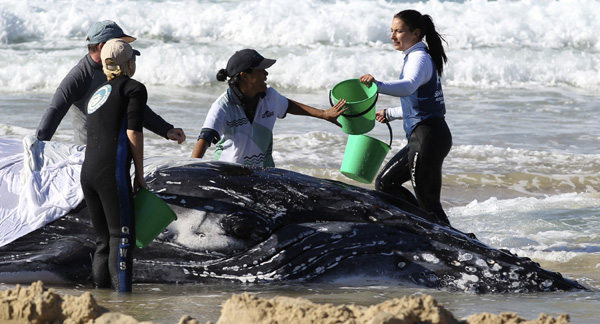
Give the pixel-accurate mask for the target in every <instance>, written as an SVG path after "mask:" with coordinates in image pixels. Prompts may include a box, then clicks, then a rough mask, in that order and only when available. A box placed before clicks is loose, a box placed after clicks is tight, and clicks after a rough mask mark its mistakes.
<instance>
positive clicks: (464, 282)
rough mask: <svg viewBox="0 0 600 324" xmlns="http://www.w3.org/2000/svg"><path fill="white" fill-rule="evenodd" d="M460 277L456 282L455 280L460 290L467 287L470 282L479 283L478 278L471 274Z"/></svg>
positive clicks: (463, 274)
mask: <svg viewBox="0 0 600 324" xmlns="http://www.w3.org/2000/svg"><path fill="white" fill-rule="evenodd" d="M461 275H462V277H461V278H460V279H458V280H456V285H457V286H458V287H459V288H461V289H465V288H467V287H468V284H469V283H470V282H478V281H479V277H477V276H476V275H472V274H466V273H461Z"/></svg>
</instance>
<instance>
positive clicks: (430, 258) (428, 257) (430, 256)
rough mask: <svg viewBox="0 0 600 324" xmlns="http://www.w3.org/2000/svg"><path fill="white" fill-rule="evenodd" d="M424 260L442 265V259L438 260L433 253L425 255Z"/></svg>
mask: <svg viewBox="0 0 600 324" xmlns="http://www.w3.org/2000/svg"><path fill="white" fill-rule="evenodd" d="M422 256H423V260H425V261H427V262H431V263H440V259H438V258H437V257H436V256H435V255H433V254H431V253H423V255H422Z"/></svg>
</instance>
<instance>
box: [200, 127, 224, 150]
mask: <svg viewBox="0 0 600 324" xmlns="http://www.w3.org/2000/svg"><path fill="white" fill-rule="evenodd" d="M200 139H203V140H205V141H206V143H208V146H210V144H211V143H212V144H217V143H218V142H219V141H220V140H221V136H219V133H217V131H216V130H214V129H210V128H202V130H201V131H200V136H198V140H200Z"/></svg>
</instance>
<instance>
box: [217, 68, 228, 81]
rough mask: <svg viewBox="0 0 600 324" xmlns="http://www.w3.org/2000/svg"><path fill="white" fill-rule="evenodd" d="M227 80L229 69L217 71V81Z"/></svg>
mask: <svg viewBox="0 0 600 324" xmlns="http://www.w3.org/2000/svg"><path fill="white" fill-rule="evenodd" d="M225 80H227V70H225V69H220V70H219V72H217V81H220V82H224V81H225Z"/></svg>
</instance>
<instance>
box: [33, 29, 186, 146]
mask: <svg viewBox="0 0 600 324" xmlns="http://www.w3.org/2000/svg"><path fill="white" fill-rule="evenodd" d="M113 38H121V39H123V40H124V41H126V42H128V43H130V42H133V41H134V40H135V37H131V36H129V35H126V34H125V33H124V32H123V30H122V29H121V27H119V26H118V25H117V24H116V23H115V22H113V21H110V20H105V21H101V22H97V23H95V24H93V25H92V26H91V27H90V29H89V30H88V33H87V41H88V51H89V54H87V55H86V56H84V57H83V58H82V59H81V60H80V61H79V63H77V65H76V66H74V67H73V68H72V69H71V71H69V74H67V76H66V77H65V78H64V79H63V80H62V82H61V83H60V86H59V87H58V88H57V89H56V92H55V93H54V96H53V97H52V101H51V102H50V107H48V109H46V112H45V113H44V116H43V117H42V120H41V121H40V124H39V126H38V128H37V130H36V133H35V136H36V137H37V139H38V140H40V141H49V140H51V139H52V136H53V135H54V133H55V132H56V129H57V128H58V125H59V124H60V122H61V121H62V119H63V118H64V117H65V115H66V113H67V111H69V108H71V107H72V106H73V107H72V109H71V114H72V117H73V128H74V141H75V143H76V144H85V143H86V134H87V132H86V119H87V115H86V110H85V104H86V103H87V101H88V100H89V98H90V96H91V95H92V94H93V93H94V91H95V90H96V89H98V86H99V85H100V84H102V83H103V82H105V81H106V76H105V75H104V73H103V72H102V63H101V62H100V51H101V50H102V47H103V46H104V44H105V43H106V42H107V41H108V40H110V39H113ZM144 127H146V128H147V129H149V130H150V131H152V132H154V133H156V134H158V135H160V136H162V137H165V138H167V139H170V140H174V141H177V142H178V143H179V144H181V143H182V142H183V141H185V133H184V132H183V130H182V129H181V128H174V127H173V125H171V124H169V123H167V122H166V121H165V120H164V119H163V118H162V117H160V116H159V115H157V114H156V113H155V112H154V111H152V109H150V107H146V111H145V121H144Z"/></svg>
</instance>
